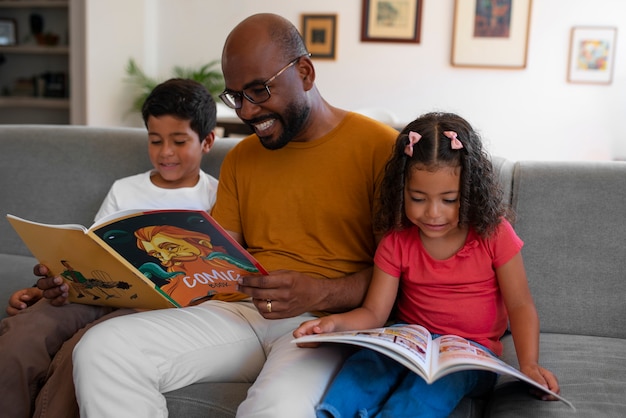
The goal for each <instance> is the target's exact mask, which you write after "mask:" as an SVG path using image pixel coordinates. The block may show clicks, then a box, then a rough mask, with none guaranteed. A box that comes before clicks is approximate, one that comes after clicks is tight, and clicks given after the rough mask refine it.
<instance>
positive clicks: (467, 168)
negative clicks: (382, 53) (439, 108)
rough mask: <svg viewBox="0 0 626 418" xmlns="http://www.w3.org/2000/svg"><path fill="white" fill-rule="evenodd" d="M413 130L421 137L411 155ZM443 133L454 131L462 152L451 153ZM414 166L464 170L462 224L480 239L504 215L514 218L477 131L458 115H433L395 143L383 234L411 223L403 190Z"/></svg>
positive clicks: (385, 187) (382, 211) (381, 218)
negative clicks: (409, 153)
mask: <svg viewBox="0 0 626 418" xmlns="http://www.w3.org/2000/svg"><path fill="white" fill-rule="evenodd" d="M411 131H413V132H417V133H418V134H420V135H421V139H420V140H419V141H418V142H417V143H416V144H415V145H414V146H413V156H409V155H407V154H406V153H405V148H406V146H407V144H408V140H409V139H408V137H409V132H411ZM445 131H454V132H456V134H457V138H458V140H459V141H461V143H462V144H463V148H461V149H453V148H452V146H451V140H450V138H448V137H447V136H445V135H444V132H445ZM416 166H418V167H419V168H420V169H425V170H436V169H439V168H441V167H460V168H461V185H460V197H459V198H460V209H459V224H460V225H466V226H471V227H472V228H474V230H475V231H476V232H477V233H478V234H479V235H481V236H483V237H488V236H489V235H490V234H491V233H492V232H493V231H494V230H495V228H496V226H497V225H498V224H499V223H500V220H501V218H502V217H503V216H506V217H508V218H509V219H511V220H512V217H513V214H512V212H511V211H510V208H508V206H507V205H506V204H505V202H504V201H503V191H502V188H501V186H500V184H499V182H498V178H497V177H496V175H495V173H494V170H493V166H492V164H491V159H490V158H489V156H488V155H487V153H486V152H485V151H484V149H483V147H482V143H481V140H480V137H479V135H478V133H476V132H475V131H474V129H473V128H472V127H471V125H470V124H469V123H468V122H467V121H466V120H465V119H463V118H462V117H460V116H458V115H455V114H453V113H440V112H433V113H427V114H424V115H422V116H420V117H419V118H417V119H416V120H414V121H413V122H411V123H409V124H408V125H407V126H406V127H405V128H404V129H403V130H402V132H400V135H399V136H398V139H397V140H396V144H395V145H394V148H393V154H392V155H391V157H390V159H389V161H388V162H387V166H386V169H385V175H384V177H383V181H382V185H381V196H380V206H379V207H378V211H377V214H376V219H375V226H376V228H377V230H379V231H380V232H387V231H389V230H391V229H402V228H406V227H408V226H411V225H412V223H411V221H409V219H408V218H407V217H406V214H405V210H404V187H405V178H406V177H407V175H408V174H410V170H412V169H414V168H416Z"/></svg>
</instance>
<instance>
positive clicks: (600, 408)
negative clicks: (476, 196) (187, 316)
mask: <svg viewBox="0 0 626 418" xmlns="http://www.w3.org/2000/svg"><path fill="white" fill-rule="evenodd" d="M234 143H236V140H233V139H228V138H220V139H218V140H217V141H216V144H215V146H214V148H213V150H212V151H211V152H210V153H209V154H208V155H207V156H206V158H205V161H204V162H203V168H204V169H205V170H206V171H208V172H209V173H211V174H213V175H215V176H217V174H218V173H219V168H220V163H221V160H222V158H223V156H224V154H225V153H226V152H227V151H228V149H230V147H231V146H232V145H233V144H234ZM494 164H495V165H496V168H497V170H498V172H499V173H500V178H501V180H502V184H503V185H504V187H505V190H506V196H507V198H510V200H511V202H512V204H513V206H514V208H515V209H516V211H517V222H516V223H515V228H516V230H517V232H518V233H519V235H520V236H521V237H522V239H524V241H525V243H526V244H525V247H524V249H523V255H524V259H525V264H526V268H527V271H528V277H529V280H530V285H531V290H532V292H533V295H534V298H535V302H536V304H537V309H538V311H539V315H540V318H541V331H542V335H541V362H542V364H543V365H545V366H546V367H548V368H549V369H551V370H552V371H554V372H555V373H556V374H557V376H558V377H559V379H560V383H561V388H562V393H563V395H564V396H565V397H566V398H568V399H569V400H571V401H572V402H573V403H574V405H575V406H576V408H577V409H578V414H577V415H578V416H581V417H594V418H595V417H623V416H626V400H625V397H624V394H625V393H626V221H625V217H626V163H619V162H527V161H521V162H512V161H508V160H504V159H500V158H494ZM149 168H150V163H149V161H148V158H147V155H146V135H145V131H144V130H143V129H131V128H94V127H79V126H42V125H38V126H35V125H30V126H29V125H0V205H1V210H0V212H1V214H2V218H1V219H0V276H1V277H0V303H1V304H2V305H5V304H6V301H7V299H8V297H9V295H10V294H11V292H13V291H14V290H16V289H19V288H22V287H25V286H30V285H31V284H32V283H33V281H34V276H33V275H32V267H33V265H34V264H35V260H34V259H33V258H32V257H31V256H30V254H29V252H28V250H27V249H26V247H25V246H24V245H23V244H22V242H21V241H20V239H19V238H18V237H17V235H16V234H15V233H14V231H13V230H12V228H11V226H10V225H9V223H8V222H7V221H6V219H5V218H4V215H5V214H6V213H12V214H15V215H17V216H21V217H25V218H28V219H33V220H38V221H41V222H49V223H82V224H83V225H87V226H88V225H90V224H91V222H92V218H93V216H94V214H95V213H96V210H97V209H98V207H99V205H100V202H101V201H102V199H103V198H104V195H105V193H106V192H107V190H108V188H109V186H110V185H111V184H112V183H113V181H114V180H115V179H117V178H120V177H123V176H127V175H130V174H134V173H138V172H141V171H144V170H147V169H149ZM0 316H4V309H2V313H1V314H0ZM504 340H505V341H504V344H505V353H504V359H505V360H506V361H508V362H511V363H513V364H516V360H515V352H514V347H513V344H512V341H511V340H510V337H504ZM248 386H249V384H247V383H201V384H195V385H192V386H189V387H186V388H183V389H180V390H177V391H173V392H170V393H168V394H167V401H168V406H169V409H170V416H172V417H185V418H189V417H219V418H221V417H233V416H234V415H235V410H236V407H237V405H238V403H239V402H240V401H241V400H242V399H243V398H244V397H245V394H246V389H247V388H248ZM571 415H572V411H571V410H570V409H569V408H568V407H567V406H566V405H565V404H563V403H562V402H542V401H538V400H536V399H534V398H533V397H531V396H529V395H528V393H527V390H526V388H525V387H524V386H523V385H522V384H520V383H519V382H517V381H512V380H510V379H505V378H502V379H501V380H500V381H499V382H498V385H497V387H496V389H495V391H494V393H492V394H491V395H490V396H489V397H487V398H480V399H472V398H466V399H464V400H463V402H462V403H461V404H460V405H459V406H458V408H457V409H456V410H455V412H454V414H453V415H452V416H453V417H480V416H484V417H491V416H493V417H518V416H519V417H531V416H538V417H569V416H571Z"/></svg>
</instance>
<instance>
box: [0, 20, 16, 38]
mask: <svg viewBox="0 0 626 418" xmlns="http://www.w3.org/2000/svg"><path fill="white" fill-rule="evenodd" d="M16 43H17V29H16V27H15V20H13V19H5V18H0V45H15V44H16Z"/></svg>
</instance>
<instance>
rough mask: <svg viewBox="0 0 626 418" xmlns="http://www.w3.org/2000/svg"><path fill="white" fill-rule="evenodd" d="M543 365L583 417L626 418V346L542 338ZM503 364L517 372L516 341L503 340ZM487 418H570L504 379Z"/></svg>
mask: <svg viewBox="0 0 626 418" xmlns="http://www.w3.org/2000/svg"><path fill="white" fill-rule="evenodd" d="M540 355H541V359H540V362H541V365H542V366H544V367H546V368H547V369H549V370H551V371H552V372H553V373H555V375H556V376H557V378H558V379H559V385H560V387H561V394H562V395H563V397H565V398H566V399H567V400H569V401H570V402H572V404H573V405H574V406H575V407H576V410H577V413H576V415H577V416H580V417H616V418H617V417H624V416H626V399H625V398H624V393H626V340H623V339H618V338H605V337H590V336H583V335H568V334H551V333H543V334H541V353H540ZM502 359H503V360H504V361H506V362H507V363H509V364H512V365H514V366H515V367H519V365H518V362H517V357H516V355H515V349H514V348H513V341H512V339H511V337H510V336H507V337H505V338H504V353H503V355H502ZM485 409H486V411H485V417H510V418H513V417H530V416H533V417H555V418H556V417H563V418H565V417H570V416H573V411H572V410H571V409H570V408H569V407H568V406H567V405H566V404H565V403H563V402H545V401H541V400H539V399H537V398H535V397H533V396H532V395H530V394H529V392H528V386H527V385H525V384H523V383H521V382H519V381H518V380H517V379H514V378H511V377H508V376H507V377H504V376H502V377H501V378H500V379H499V380H498V384H497V385H496V389H495V392H494V394H493V396H492V397H491V400H490V402H489V403H488V405H487V406H486V408H485Z"/></svg>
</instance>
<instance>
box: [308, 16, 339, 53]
mask: <svg viewBox="0 0 626 418" xmlns="http://www.w3.org/2000/svg"><path fill="white" fill-rule="evenodd" d="M301 33H302V38H303V39H304V44H305V45H306V48H307V50H308V51H309V53H310V54H311V58H320V59H331V60H334V59H335V58H336V55H337V15H336V14H303V15H302V29H301Z"/></svg>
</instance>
